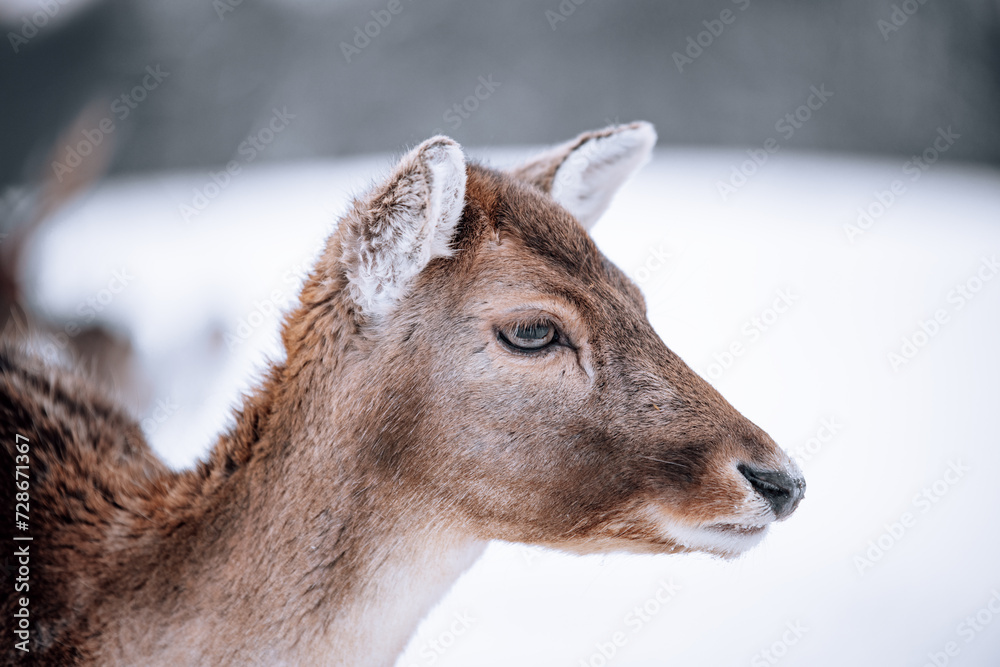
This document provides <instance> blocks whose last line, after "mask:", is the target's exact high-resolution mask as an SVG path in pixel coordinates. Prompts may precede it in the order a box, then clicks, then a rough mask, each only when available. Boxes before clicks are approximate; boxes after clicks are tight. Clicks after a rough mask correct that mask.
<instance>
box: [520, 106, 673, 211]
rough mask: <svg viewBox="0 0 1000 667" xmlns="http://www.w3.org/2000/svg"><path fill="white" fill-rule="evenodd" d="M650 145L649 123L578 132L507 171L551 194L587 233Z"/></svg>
mask: <svg viewBox="0 0 1000 667" xmlns="http://www.w3.org/2000/svg"><path fill="white" fill-rule="evenodd" d="M655 144H656V130H654V129H653V126H652V125H651V124H650V123H646V122H643V121H639V122H635V123H630V124H628V125H613V126H611V127H607V128H605V129H603V130H595V131H593V132H584V133H583V134H581V135H580V136H578V137H577V138H576V139H573V140H571V141H568V142H566V143H564V144H561V145H559V146H556V147H555V148H552V149H551V150H548V151H545V152H544V153H542V154H541V155H538V156H536V157H535V158H533V159H531V160H529V161H528V162H526V163H524V164H523V165H521V166H520V167H518V168H516V169H514V170H513V171H512V172H511V173H512V175H513V176H514V177H515V178H519V179H521V180H522V181H527V182H528V183H531V184H532V185H534V186H535V187H537V188H540V189H541V190H542V191H544V192H547V193H548V194H550V195H552V198H553V199H555V200H556V201H557V202H559V204H561V205H562V207H563V208H565V209H566V210H567V211H569V212H570V213H572V214H573V216H574V217H576V219H577V220H579V221H580V224H582V225H583V226H584V228H585V229H588V230H589V229H590V228H591V227H593V226H594V225H595V224H596V223H597V220H598V219H599V218H600V217H601V214H602V213H604V211H605V210H606V209H607V208H608V206H609V205H610V204H611V198H612V197H614V195H615V192H617V191H618V188H620V187H621V186H622V184H623V183H624V182H625V181H626V180H627V179H628V177H629V176H631V175H632V174H633V173H635V172H636V171H637V170H638V169H639V168H640V167H641V166H642V165H644V164H645V163H646V162H647V161H648V160H649V157H650V155H651V154H652V151H653V146H654V145H655Z"/></svg>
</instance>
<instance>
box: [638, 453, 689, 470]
mask: <svg viewBox="0 0 1000 667" xmlns="http://www.w3.org/2000/svg"><path fill="white" fill-rule="evenodd" d="M642 458H644V459H649V460H650V461H656V462H657V463H665V464H667V465H668V466H677V467H678V468H688V469H690V466H686V465H684V464H683V463H677V462H675V461H664V460H663V459H658V458H656V457H655V456H643V457H642Z"/></svg>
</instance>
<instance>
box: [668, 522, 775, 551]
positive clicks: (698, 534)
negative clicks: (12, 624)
mask: <svg viewBox="0 0 1000 667" xmlns="http://www.w3.org/2000/svg"><path fill="white" fill-rule="evenodd" d="M769 527H770V522H767V521H764V522H760V523H749V522H748V523H737V522H720V523H710V524H701V525H690V524H685V523H681V522H680V521H677V520H675V519H671V518H664V519H661V521H660V529H661V530H662V531H663V534H664V536H665V537H667V538H669V539H670V540H672V541H673V542H676V543H677V544H679V545H681V546H683V547H684V548H685V549H689V550H691V551H702V552H705V553H710V554H713V555H716V556H722V557H723V558H735V557H736V556H739V555H741V554H742V553H744V552H746V551H747V550H749V549H752V548H753V547H755V546H757V545H758V544H760V542H761V540H763V539H764V536H765V535H767V529H768V528H769Z"/></svg>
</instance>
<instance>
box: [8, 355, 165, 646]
mask: <svg viewBox="0 0 1000 667" xmlns="http://www.w3.org/2000/svg"><path fill="white" fill-rule="evenodd" d="M18 436H21V437H18ZM25 442H27V448H26V449H27V453H26V454H22V453H21V452H20V451H18V449H17V444H18V443H21V444H22V447H21V449H22V450H23V449H25V447H24V446H23V443H25ZM0 443H2V446H0V471H2V476H3V478H4V480H5V481H4V482H3V483H2V484H0V498H2V500H3V503H2V508H3V512H2V514H3V517H4V518H3V521H2V526H3V533H4V535H5V536H6V540H5V541H6V542H7V544H8V545H13V546H12V547H8V548H5V550H4V551H5V553H4V556H3V566H4V575H5V577H4V579H5V581H4V585H3V594H2V597H0V605H2V609H0V613H2V614H3V617H4V618H5V619H8V621H9V620H10V619H12V618H13V614H14V612H15V610H17V609H19V608H20V607H21V605H20V599H21V598H27V601H28V605H27V609H28V613H29V618H30V626H29V628H30V632H31V641H30V644H29V648H30V651H31V652H30V654H24V653H22V652H20V651H18V650H17V649H16V648H14V646H13V645H12V644H13V642H11V641H10V637H8V641H7V642H6V643H5V645H4V647H3V649H2V650H0V654H2V655H4V656H5V659H3V660H0V662H4V663H6V664H10V663H11V662H13V661H14V659H15V657H16V658H17V659H18V664H20V663H21V662H26V663H30V664H53V665H55V664H59V665H72V664H81V663H87V662H89V659H88V658H89V657H90V656H91V655H92V654H93V652H94V650H95V649H96V648H97V642H99V639H98V636H99V635H100V634H101V627H102V625H103V624H104V623H106V622H107V619H104V618H102V615H101V613H100V609H101V608H102V606H103V605H104V603H106V602H107V598H108V597H109V596H115V595H118V594H120V593H121V592H123V590H126V589H128V588H129V587H139V586H141V585H142V583H141V574H138V576H139V577H140V578H139V579H137V578H135V576H130V573H129V570H128V567H127V566H126V564H127V563H129V562H132V561H134V560H135V559H134V554H136V553H139V552H141V551H142V550H143V545H144V544H146V543H148V540H149V539H151V537H152V536H151V535H149V533H150V532H151V531H150V530H149V527H150V526H149V525H146V526H144V525H143V522H144V521H148V520H146V519H144V518H143V515H144V513H145V507H146V506H148V501H149V497H150V494H152V493H154V491H155V489H156V488H157V486H158V485H159V484H160V482H161V480H164V479H166V478H168V477H169V476H170V474H171V473H170V471H169V470H168V469H167V468H166V466H165V465H164V464H163V463H161V462H160V461H159V460H158V459H156V457H155V456H154V455H153V453H152V452H151V451H150V449H149V447H148V446H147V444H146V442H145V440H144V438H143V436H142V432H141V430H140V429H139V427H138V425H137V424H136V423H135V421H134V420H133V419H131V418H129V417H128V416H127V415H126V414H125V413H124V412H123V411H121V410H120V409H118V408H117V407H116V406H115V405H114V404H113V403H111V402H110V401H108V400H107V399H105V398H104V397H103V396H101V395H100V393H99V392H98V391H97V390H96V389H94V388H93V387H92V386H91V385H90V384H89V382H88V381H86V380H85V379H83V378H80V377H77V376H74V375H72V374H70V373H68V372H66V371H62V370H58V369H52V368H47V367H44V366H43V365H41V364H39V363H36V362H35V361H34V360H32V359H30V358H28V357H26V356H24V355H22V354H21V353H19V352H18V351H16V350H14V349H11V348H9V347H8V348H3V349H0ZM23 456H26V457H27V458H26V459H25V458H19V457H23ZM18 466H26V467H21V468H18ZM18 471H20V472H21V473H22V475H21V476H18V475H17V472H18ZM24 474H26V475H27V477H26V478H25V477H24ZM25 479H27V481H28V485H27V487H28V488H27V489H26V490H21V489H19V488H17V487H16V483H17V482H23V480H25ZM22 486H23V484H22ZM23 493H27V497H25V496H24V495H18V494H23ZM23 500H27V502H26V503H24V504H22V505H20V506H19V505H18V502H19V501H23ZM15 511H20V512H21V513H22V515H24V516H26V520H23V523H21V521H22V518H23V517H18V516H16V515H15ZM144 528H145V530H144ZM11 536H18V537H23V538H27V537H30V538H31V539H30V540H27V539H24V540H17V541H12V540H11V539H10V538H11ZM25 548H27V552H28V553H27V556H24V555H17V554H18V550H20V553H21V554H23V552H24V549H25ZM24 560H27V574H26V576H25V572H24V570H22V569H21V567H22V565H23V564H24V563H23V561H24ZM123 566H125V567H123ZM26 659H27V660H26Z"/></svg>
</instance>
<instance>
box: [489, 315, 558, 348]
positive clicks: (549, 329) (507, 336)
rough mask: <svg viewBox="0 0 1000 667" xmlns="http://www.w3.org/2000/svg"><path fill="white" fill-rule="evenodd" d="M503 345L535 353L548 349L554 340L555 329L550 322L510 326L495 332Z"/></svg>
mask: <svg viewBox="0 0 1000 667" xmlns="http://www.w3.org/2000/svg"><path fill="white" fill-rule="evenodd" d="M497 335H498V336H499V337H500V340H502V341H503V342H504V343H506V344H507V345H509V346H510V347H512V348H514V349H516V350H523V351H525V352H536V351H538V350H541V349H542V348H544V347H548V346H549V345H551V344H552V343H553V341H554V340H555V338H556V328H555V326H553V325H552V323H551V322H533V323H531V324H512V325H509V326H506V327H504V328H502V329H500V330H499V331H498V332H497Z"/></svg>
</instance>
